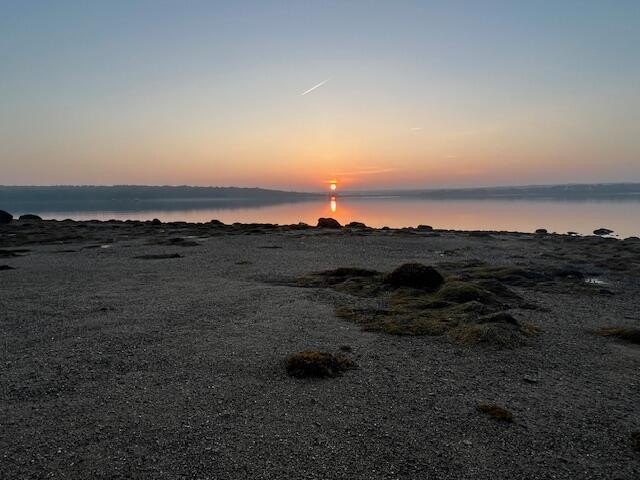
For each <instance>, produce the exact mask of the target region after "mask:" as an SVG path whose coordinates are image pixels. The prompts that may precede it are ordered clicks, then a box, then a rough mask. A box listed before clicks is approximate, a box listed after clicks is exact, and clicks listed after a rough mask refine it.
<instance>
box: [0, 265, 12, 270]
mask: <svg viewBox="0 0 640 480" xmlns="http://www.w3.org/2000/svg"><path fill="white" fill-rule="evenodd" d="M2 270H13V267H12V266H10V265H0V271H2Z"/></svg>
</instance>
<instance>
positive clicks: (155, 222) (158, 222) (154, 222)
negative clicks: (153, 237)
mask: <svg viewBox="0 0 640 480" xmlns="http://www.w3.org/2000/svg"><path fill="white" fill-rule="evenodd" d="M151 225H162V222H161V221H160V220H158V219H157V218H154V219H153V220H151Z"/></svg>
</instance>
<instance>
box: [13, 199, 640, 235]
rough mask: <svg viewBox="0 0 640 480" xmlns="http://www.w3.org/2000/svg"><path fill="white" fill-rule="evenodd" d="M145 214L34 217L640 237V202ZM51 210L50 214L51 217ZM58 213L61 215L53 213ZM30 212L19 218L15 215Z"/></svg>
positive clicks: (389, 202)
mask: <svg viewBox="0 0 640 480" xmlns="http://www.w3.org/2000/svg"><path fill="white" fill-rule="evenodd" d="M159 205H160V206H158V208H154V207H153V206H152V207H151V208H150V207H149V205H146V206H145V207H144V208H139V207H135V208H131V207H130V206H129V207H118V208H112V209H104V210H96V209H95V208H94V209H93V210H92V211H87V210H86V209H85V210H84V211H83V210H82V209H80V208H78V209H74V208H69V206H66V207H65V209H64V210H56V209H52V208H48V209H47V208H45V209H41V210H40V211H35V212H34V211H31V212H29V213H38V214H40V215H41V216H42V217H43V218H47V219H58V220H61V219H65V218H72V219H75V220H89V219H97V220H108V219H112V218H115V219H122V220H126V219H136V220H148V219H152V218H159V219H160V220H163V221H188V222H207V221H209V220H211V219H214V218H215V219H218V220H221V221H223V222H225V223H233V222H242V223H248V222H258V223H278V224H291V223H298V222H306V223H309V224H312V225H314V224H315V222H316V221H317V219H318V218H319V217H327V216H330V217H333V218H335V219H337V220H338V221H339V222H340V223H342V224H345V223H348V222H351V221H360V222H364V223H366V224H367V225H369V226H372V227H382V226H385V225H386V226H389V227H405V226H417V225H419V224H428V225H431V226H433V227H434V228H447V229H459V230H510V231H522V232H532V231H534V230H535V229H537V228H546V229H547V230H549V231H550V232H559V233H565V232H567V231H574V232H578V233H581V234H590V233H591V232H592V231H593V230H594V229H595V228H599V227H606V228H609V229H611V230H614V231H615V232H616V234H617V235H619V236H620V237H622V238H624V237H627V236H632V235H635V236H640V201H638V200H629V201H613V200H602V201H559V200H548V201H545V200H424V199H415V198H398V197H386V198H385V197H371V198H354V197H332V198H330V197H327V198H326V199H325V200H322V201H320V200H313V201H306V202H294V203H281V204H275V205H267V206H249V207H247V206H244V207H243V206H238V205H234V204H233V203H229V204H227V205H223V206H220V205H216V206H213V207H211V206H206V205H205V204H203V205H202V206H198V207H194V206H192V205H190V206H189V208H181V207H180V206H179V205H175V204H172V205H171V206H166V205H165V206H161V205H162V204H159ZM47 210H48V211H47ZM54 210H56V211H54ZM15 213H17V214H20V213H27V212H14V214H15Z"/></svg>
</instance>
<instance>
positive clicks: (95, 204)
mask: <svg viewBox="0 0 640 480" xmlns="http://www.w3.org/2000/svg"><path fill="white" fill-rule="evenodd" d="M326 195H328V192H294V191H282V190H270V189H265V188H242V187H192V186H186V185H185V186H145V185H114V186H91V185H82V186H63V185H61V186H0V209H3V210H7V211H9V212H16V213H38V212H43V211H46V212H71V211H85V212H92V211H95V212H99V211H111V212H114V213H117V212H126V211H152V210H158V209H161V210H165V211H178V210H191V209H192V210H197V209H203V208H226V209H234V208H249V207H262V206H265V207H266V206H269V205H277V204H283V203H292V202H305V201H311V200H318V199H321V198H325V197H326ZM338 195H339V196H341V197H346V198H348V197H351V198H367V197H371V198H384V197H394V198H414V199H416V198H423V199H425V200H426V199H434V200H435V199H442V200H456V199H459V200H464V199H477V200H483V199H485V200H490V199H492V200H496V199H505V200H507V199H513V200H516V199H521V200H568V201H585V200H598V199H601V200H621V201H622V200H634V201H637V200H640V183H602V184H568V185H531V186H505V187H475V188H442V189H415V190H374V191H340V192H339V193H338Z"/></svg>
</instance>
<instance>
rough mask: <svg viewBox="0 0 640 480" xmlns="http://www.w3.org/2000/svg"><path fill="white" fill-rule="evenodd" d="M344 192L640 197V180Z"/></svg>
mask: <svg viewBox="0 0 640 480" xmlns="http://www.w3.org/2000/svg"><path fill="white" fill-rule="evenodd" d="M343 195H344V196H353V197H361V196H381V195H385V196H399V197H421V198H425V199H451V200H454V199H477V200H482V199H492V200H496V199H501V198H504V199H531V200H534V199H539V200H543V199H549V200H563V199H564V200H590V199H591V200H595V199H612V200H613V199H620V200H623V199H636V200H637V199H640V183H592V184H563V185H527V186H504V187H471V188H440V189H423V190H385V191H380V190H377V191H368V192H365V191H362V192H346V193H344V194H343Z"/></svg>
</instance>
